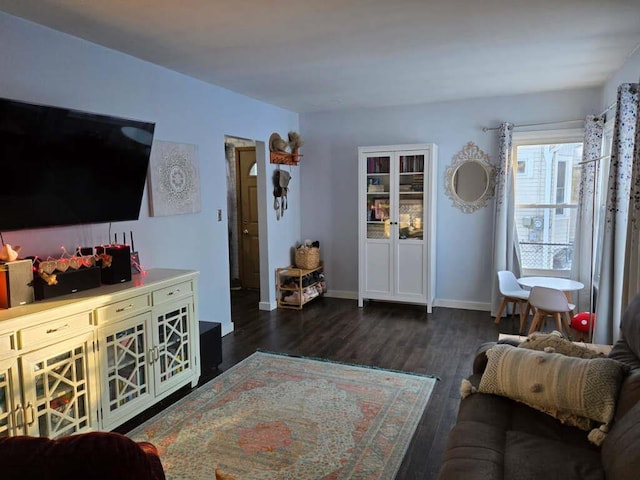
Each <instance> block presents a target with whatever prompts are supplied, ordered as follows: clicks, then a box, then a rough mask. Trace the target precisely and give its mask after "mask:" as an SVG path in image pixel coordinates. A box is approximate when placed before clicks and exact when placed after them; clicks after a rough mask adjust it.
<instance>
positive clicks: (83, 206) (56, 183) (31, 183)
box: [0, 98, 155, 232]
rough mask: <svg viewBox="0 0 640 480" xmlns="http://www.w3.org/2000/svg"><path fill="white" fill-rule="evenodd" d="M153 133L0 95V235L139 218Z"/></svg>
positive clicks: (145, 126) (146, 126)
mask: <svg viewBox="0 0 640 480" xmlns="http://www.w3.org/2000/svg"><path fill="white" fill-rule="evenodd" d="M154 129H155V124H153V123H149V122H142V121H137V120H129V119H125V118H117V117H112V116H108V115H98V114H95V113H88V112H81V111H78V110H72V109H68V108H59V107H50V106H44V105H34V104H30V103H25V102H21V101H16V100H10V99H3V98H0V182H1V184H0V232H2V231H11V230H23V229H32V228H40V227H51V226H62V225H80V224H88V223H107V222H116V221H123V220H137V219H138V217H139V215H140V205H141V203H142V194H143V191H144V183H145V180H146V177H147V168H148V166H149V156H150V153H151V143H152V140H153V133H154Z"/></svg>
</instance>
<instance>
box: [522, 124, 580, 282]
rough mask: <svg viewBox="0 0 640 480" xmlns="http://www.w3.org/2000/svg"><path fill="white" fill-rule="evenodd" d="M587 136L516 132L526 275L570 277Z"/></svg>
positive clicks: (572, 132)
mask: <svg viewBox="0 0 640 480" xmlns="http://www.w3.org/2000/svg"><path fill="white" fill-rule="evenodd" d="M583 137H584V134H583V131H582V130H577V129H575V130H574V129H572V130H547V131H538V132H515V133H514V134H513V161H514V162H516V165H517V170H516V171H517V174H516V179H515V192H516V193H515V200H516V202H515V203H516V208H515V223H516V230H517V234H518V244H519V250H520V265H521V270H522V273H523V275H536V274H537V275H557V276H567V275H568V273H569V271H570V270H571V262H572V259H573V245H574V240H575V233H576V232H575V225H576V213H577V208H578V188H579V182H580V168H581V167H580V165H579V163H580V161H582V147H583Z"/></svg>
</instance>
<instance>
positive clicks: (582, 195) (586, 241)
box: [571, 115, 604, 312]
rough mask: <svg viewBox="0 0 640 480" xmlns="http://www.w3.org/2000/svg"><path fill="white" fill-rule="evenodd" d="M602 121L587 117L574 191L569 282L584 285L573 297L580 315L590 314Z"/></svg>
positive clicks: (602, 130)
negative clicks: (578, 184)
mask: <svg viewBox="0 0 640 480" xmlns="http://www.w3.org/2000/svg"><path fill="white" fill-rule="evenodd" d="M603 132H604V118H603V117H597V116H595V115H589V116H588V117H587V118H586V120H585V124H584V148H583V153H582V161H583V162H589V163H583V164H582V165H581V167H582V168H581V171H580V186H579V190H578V212H577V214H576V239H575V243H574V246H573V262H572V264H571V278H573V279H574V280H578V281H579V282H582V283H584V285H585V289H584V290H582V291H580V292H576V293H575V294H574V295H573V300H574V301H575V304H576V308H577V310H578V311H580V312H588V311H590V310H591V295H590V292H591V282H592V277H591V275H592V272H593V268H594V265H593V245H594V243H595V242H594V238H595V237H594V233H595V232H594V210H593V209H594V200H595V195H596V185H595V182H596V180H597V178H596V177H597V172H598V161H597V159H598V158H600V157H601V155H602V153H601V152H602V137H603Z"/></svg>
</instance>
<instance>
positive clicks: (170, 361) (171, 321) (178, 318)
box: [154, 301, 193, 394]
mask: <svg viewBox="0 0 640 480" xmlns="http://www.w3.org/2000/svg"><path fill="white" fill-rule="evenodd" d="M190 305H191V304H190V303H189V302H188V301H185V302H182V303H174V304H172V305H166V306H165V305H162V307H163V309H162V311H161V312H160V313H158V312H156V313H155V319H156V322H157V327H156V331H155V335H156V338H154V341H155V346H154V362H155V366H154V369H155V384H156V386H155V389H156V394H160V393H162V392H164V391H166V390H168V389H169V388H171V386H172V385H174V384H175V383H176V382H180V381H181V380H180V379H181V377H183V376H185V375H190V374H191V373H190V372H191V370H192V368H193V366H192V365H191V351H190V350H191V345H190V336H191V326H190V323H191V312H190Z"/></svg>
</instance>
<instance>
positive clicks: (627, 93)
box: [594, 83, 638, 344]
mask: <svg viewBox="0 0 640 480" xmlns="http://www.w3.org/2000/svg"><path fill="white" fill-rule="evenodd" d="M637 117H638V84H637V83H624V84H622V85H620V87H619V88H618V103H617V108H616V118H615V123H614V127H613V145H612V148H611V160H610V162H611V166H610V167H609V184H608V189H607V211H606V214H605V215H606V218H605V231H604V240H603V243H602V266H601V272H600V282H599V285H598V299H597V306H596V328H595V336H594V342H595V343H606V344H610V343H613V342H615V341H617V340H618V338H619V336H620V319H621V315H622V312H623V308H624V305H623V297H626V295H625V294H624V292H623V290H624V284H625V281H624V279H625V275H627V274H628V273H629V272H628V268H625V258H626V255H625V249H626V246H627V226H628V221H629V205H630V202H629V198H630V194H631V177H632V172H633V170H634V168H633V164H634V146H635V142H636V124H637Z"/></svg>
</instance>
